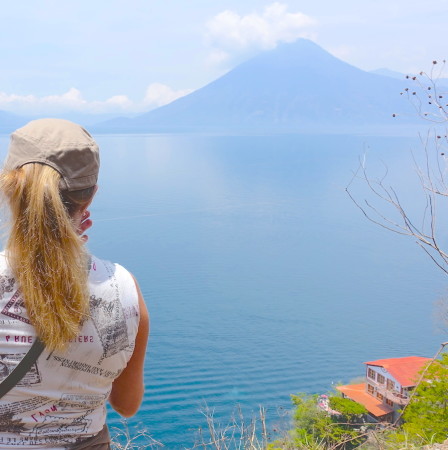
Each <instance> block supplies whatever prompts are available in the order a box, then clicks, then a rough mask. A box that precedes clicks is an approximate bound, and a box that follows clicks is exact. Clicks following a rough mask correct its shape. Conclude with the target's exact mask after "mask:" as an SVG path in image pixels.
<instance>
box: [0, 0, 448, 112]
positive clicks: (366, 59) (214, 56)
mask: <svg viewBox="0 0 448 450" xmlns="http://www.w3.org/2000/svg"><path fill="white" fill-rule="evenodd" d="M1 16H2V21H1V23H2V26H1V28H0V65H1V70H0V109H3V110H8V111H14V112H18V113H24V112H38V111H39V112H45V113H47V112H48V113H51V111H62V110H66V109H72V110H76V111H81V112H82V111H84V112H119V111H123V112H139V111H145V110H149V109H151V108H154V107H155V106H158V105H161V104H164V103H167V102H169V101H171V100H172V99H174V98H176V97H177V96H179V95H182V94H185V93H188V92H190V90H194V89H197V88H198V87H201V86H203V85H204V84H207V83H208V82H210V81H212V80H213V79H215V78H217V77H218V76H220V75H221V74H223V73H225V71H227V70H229V69H231V68H232V67H234V66H235V65H236V64H237V63H239V62H241V61H243V60H245V59H247V58H248V57H250V56H252V55H254V54H256V53H257V52H259V51H261V50H263V49H268V48H274V47H275V46H276V45H278V43H280V42H291V41H293V40H295V39H297V38H298V37H308V38H310V39H312V40H314V41H315V42H316V43H317V44H319V45H321V46H322V47H324V48H325V49H326V50H328V51H330V52H331V53H333V54H334V55H335V56H337V57H339V58H341V59H343V60H344V61H347V62H349V63H351V64H353V65H355V66H357V67H360V68H362V69H365V70H372V69H377V68H382V67H387V68H389V69H392V70H396V71H401V72H413V71H419V70H422V69H428V68H429V67H430V63H431V61H432V60H433V59H443V58H447V57H448V39H447V37H446V34H447V27H446V24H447V22H448V0H427V1H421V0H364V1H362V0H338V1H335V0H313V1H311V0H308V1H304V0H303V1H299V0H285V1H278V2H272V1H259V0H244V1H241V0H239V1H237V0H107V1H104V0H89V1H87V0H76V1H66V0H41V1H39V2H32V1H25V2H23V1H22V2H4V3H3V4H2V9H1Z"/></svg>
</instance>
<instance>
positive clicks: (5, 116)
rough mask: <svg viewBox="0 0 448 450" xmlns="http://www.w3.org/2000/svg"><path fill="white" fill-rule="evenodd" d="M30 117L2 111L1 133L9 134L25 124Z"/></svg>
mask: <svg viewBox="0 0 448 450" xmlns="http://www.w3.org/2000/svg"><path fill="white" fill-rule="evenodd" d="M28 120H29V119H27V118H26V117H21V116H16V115H15V114H12V113H9V112H6V111H0V133H1V134H9V133H11V132H13V131H14V130H16V129H17V128H20V127H21V126H23V125H25V124H26V123H27V122H28Z"/></svg>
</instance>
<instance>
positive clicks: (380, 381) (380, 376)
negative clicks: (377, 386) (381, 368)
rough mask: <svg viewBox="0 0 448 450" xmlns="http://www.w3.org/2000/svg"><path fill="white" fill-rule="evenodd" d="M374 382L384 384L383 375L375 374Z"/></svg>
mask: <svg viewBox="0 0 448 450" xmlns="http://www.w3.org/2000/svg"><path fill="white" fill-rule="evenodd" d="M376 381H378V383H381V384H384V381H385V378H384V376H383V375H381V374H380V373H379V374H377V376H376Z"/></svg>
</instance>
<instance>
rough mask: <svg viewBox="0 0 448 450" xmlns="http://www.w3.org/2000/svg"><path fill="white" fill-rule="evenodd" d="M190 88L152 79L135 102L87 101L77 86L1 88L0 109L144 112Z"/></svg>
mask: <svg viewBox="0 0 448 450" xmlns="http://www.w3.org/2000/svg"><path fill="white" fill-rule="evenodd" d="M190 92H192V90H191V89H183V90H177V91H176V90H174V89H172V88H170V87H169V86H167V85H165V84H161V83H152V84H150V85H149V86H148V88H147V90H146V94H145V96H144V98H143V99H142V100H141V101H137V102H133V101H132V100H130V99H129V98H128V97H127V96H126V95H114V96H112V97H110V98H108V99H107V100H103V101H100V100H93V101H88V100H86V99H84V98H83V96H82V94H81V92H80V91H79V90H78V89H76V88H73V87H72V88H70V89H69V90H68V91H67V92H65V93H63V94H61V95H47V96H43V97H38V96H36V95H17V94H7V93H5V92H0V110H4V111H9V112H13V113H16V114H25V115H26V114H37V115H42V114H61V113H66V112H78V113H87V114H107V113H110V114H126V113H141V112H145V111H149V110H151V109H154V108H157V107H158V106H162V105H166V104H168V103H171V102H172V101H174V100H176V99H177V98H179V97H182V96H184V95H187V94H189V93H190Z"/></svg>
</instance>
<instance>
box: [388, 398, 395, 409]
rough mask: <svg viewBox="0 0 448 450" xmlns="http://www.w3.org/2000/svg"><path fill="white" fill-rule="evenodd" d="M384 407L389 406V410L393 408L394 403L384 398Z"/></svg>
mask: <svg viewBox="0 0 448 450" xmlns="http://www.w3.org/2000/svg"><path fill="white" fill-rule="evenodd" d="M386 405H389V406H390V407H391V408H393V407H394V402H393V401H392V400H389V399H388V398H386Z"/></svg>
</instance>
